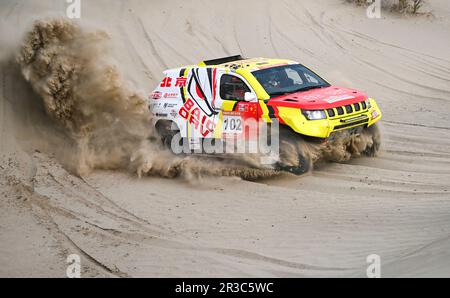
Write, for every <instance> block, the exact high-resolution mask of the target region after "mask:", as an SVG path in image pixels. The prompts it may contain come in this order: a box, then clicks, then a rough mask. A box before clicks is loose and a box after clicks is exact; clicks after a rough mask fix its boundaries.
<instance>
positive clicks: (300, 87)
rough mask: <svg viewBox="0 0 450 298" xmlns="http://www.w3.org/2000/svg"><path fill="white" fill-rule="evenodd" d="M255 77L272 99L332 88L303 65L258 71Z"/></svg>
mask: <svg viewBox="0 0 450 298" xmlns="http://www.w3.org/2000/svg"><path fill="white" fill-rule="evenodd" d="M253 75H254V76H255V78H256V79H257V80H258V81H259V83H260V84H261V85H262V86H263V88H264V89H265V90H266V92H267V94H269V95H270V97H274V96H278V95H284V94H288V93H294V92H299V91H307V90H311V89H315V88H323V87H329V86H330V84H328V83H327V82H326V81H325V80H324V79H322V78H321V77H319V76H318V75H316V74H315V73H314V72H312V71H311V70H309V69H308V68H306V67H305V66H303V65H301V64H293V65H284V66H278V67H272V68H267V69H263V70H258V71H254V72H253Z"/></svg>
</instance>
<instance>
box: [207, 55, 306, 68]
mask: <svg viewBox="0 0 450 298" xmlns="http://www.w3.org/2000/svg"><path fill="white" fill-rule="evenodd" d="M233 57H234V58H236V59H235V60H232V59H228V60H232V61H227V58H221V59H215V60H209V61H202V62H200V63H199V64H198V66H209V67H213V68H230V69H237V68H242V69H247V70H249V71H251V72H253V71H257V70H262V69H266V68H272V67H276V66H282V65H291V64H298V62H295V61H292V60H288V59H278V58H262V57H258V58H250V59H246V58H242V57H240V56H232V57H228V58H233ZM223 61H225V62H223ZM221 62H223V63H221Z"/></svg>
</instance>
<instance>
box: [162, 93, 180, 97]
mask: <svg viewBox="0 0 450 298" xmlns="http://www.w3.org/2000/svg"><path fill="white" fill-rule="evenodd" d="M163 97H164V98H177V97H178V93H164V96H163Z"/></svg>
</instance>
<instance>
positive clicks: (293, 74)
mask: <svg viewBox="0 0 450 298" xmlns="http://www.w3.org/2000/svg"><path fill="white" fill-rule="evenodd" d="M285 71H286V74H287V76H288V78H290V79H291V80H292V81H293V83H294V84H299V85H301V84H303V80H302V77H301V76H300V75H299V74H298V72H296V71H295V70H293V69H291V68H286V69H285Z"/></svg>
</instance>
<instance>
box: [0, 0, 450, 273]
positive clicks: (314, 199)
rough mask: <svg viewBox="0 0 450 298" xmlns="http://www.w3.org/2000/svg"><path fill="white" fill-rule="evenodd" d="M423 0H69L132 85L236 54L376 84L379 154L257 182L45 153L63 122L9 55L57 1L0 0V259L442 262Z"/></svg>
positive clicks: (435, 98)
mask: <svg viewBox="0 0 450 298" xmlns="http://www.w3.org/2000/svg"><path fill="white" fill-rule="evenodd" d="M429 2H432V3H430V4H429V5H428V6H427V7H426V9H429V10H431V11H433V13H434V16H433V17H426V16H420V17H417V18H412V17H400V16H396V15H390V14H387V13H386V14H384V16H383V18H382V19H380V20H370V19H367V18H366V16H365V11H364V9H362V8H354V7H352V6H349V5H346V4H343V3H342V1H339V0H336V1H334V0H333V1H332V0H329V1H326V0H320V1H317V0H316V1H294V0H285V1H272V2H269V1H265V2H263V1H248V2H246V3H245V4H242V3H241V2H239V3H240V4H239V7H240V8H239V9H236V8H235V5H234V4H235V3H238V1H235V2H233V1H228V2H227V3H225V2H224V3H221V4H219V3H214V2H213V1H190V2H186V1H170V2H169V1H143V0H142V1H123V2H122V1H106V0H104V1H100V0H97V1H88V0H84V1H83V24H85V25H89V26H92V27H103V28H105V29H107V30H108V31H109V32H110V33H111V34H112V39H113V41H114V49H115V51H116V56H117V58H118V60H119V61H120V67H121V69H122V70H123V71H124V72H125V73H126V75H127V76H128V78H129V79H130V80H132V81H133V82H134V83H135V84H136V85H137V86H138V87H139V88H140V89H142V90H144V91H146V92H148V91H149V90H151V89H152V88H153V86H154V85H155V84H156V82H157V81H158V80H159V79H160V77H161V75H160V73H161V71H162V70H163V69H165V68H169V67H175V66H178V65H182V64H190V63H195V62H198V61H200V60H202V59H203V58H215V57H219V56H223V55H228V54H234V53H242V54H244V55H245V56H249V57H250V56H271V57H278V56H279V57H287V58H292V59H295V60H299V61H301V62H303V63H305V64H306V65H309V66H311V67H312V68H314V69H316V70H317V71H318V72H319V73H321V74H323V76H324V77H325V78H327V79H328V80H329V81H330V82H333V83H336V84H341V85H345V86H353V87H356V88H359V89H362V90H365V91H367V92H369V93H370V95H371V96H373V97H374V98H376V99H377V100H378V101H379V103H380V105H381V108H382V110H383V112H384V114H385V118H384V121H383V137H384V147H383V151H382V152H381V154H380V156H379V157H378V158H375V159H367V158H363V159H357V160H353V161H351V162H349V163H346V164H326V165H322V166H320V167H319V168H318V169H316V170H315V171H314V172H313V173H312V174H310V175H307V176H305V177H301V178H293V177H288V176H285V177H280V178H276V179H270V180H265V181H260V182H257V183H255V182H247V181H242V180H240V179H238V178H220V177H217V178H211V177H210V178H208V179H203V180H201V181H194V182H187V181H183V180H168V179H161V178H155V177H149V178H144V179H141V180H138V179H137V178H136V177H134V176H133V175H130V174H128V173H123V172H100V171H99V172H95V173H93V174H91V175H89V176H87V177H83V178H78V177H75V176H72V175H70V174H69V173H68V172H67V171H66V170H64V169H63V168H62V167H61V166H60V165H59V164H58V162H57V161H56V159H54V158H51V157H49V156H47V155H46V154H44V152H48V149H49V147H54V146H57V142H58V140H60V139H59V138H58V136H59V135H60V132H59V131H58V130H57V129H56V128H54V126H53V125H52V122H51V121H50V120H49V119H48V118H47V117H46V116H45V113H44V111H43V108H42V106H40V105H39V103H38V101H36V100H35V97H36V95H34V94H33V92H32V91H31V90H30V88H29V87H28V86H27V84H26V83H25V82H24V81H23V80H22V79H21V77H20V74H19V73H18V69H17V67H15V65H14V63H11V62H10V61H9V60H8V53H9V52H10V48H12V49H14V45H15V42H16V40H17V39H18V38H17V36H20V35H21V34H20V33H21V32H24V31H25V30H26V29H28V28H29V26H30V24H31V22H32V20H34V19H36V18H42V17H44V16H48V15H50V16H55V15H61V14H62V12H64V1H58V0H54V1H3V2H2V3H1V11H0V18H1V21H2V32H1V34H2V45H1V51H2V52H1V53H2V55H1V56H0V58H1V60H2V61H1V71H2V72H1V93H0V95H1V102H0V140H1V142H0V153H1V156H2V157H1V160H2V163H1V168H0V175H1V179H0V276H64V275H65V258H66V256H67V255H68V254H70V253H78V254H80V255H81V256H82V262H83V265H84V267H83V274H84V276H104V275H106V276H113V275H116V276H170V277H174V276H283V277H284V276H365V270H366V267H367V264H366V256H367V255H369V254H373V253H375V254H378V255H380V256H381V258H382V274H383V276H447V277H448V276H450V253H449V251H450V240H449V239H450V238H449V237H450V201H449V194H448V192H450V183H449V181H450V151H449V148H450V114H449V111H450V100H449V95H450V84H449V82H450V54H449V53H450V41H449V39H448V36H449V33H450V18H449V17H450V7H449V6H450V5H449V3H448V1H446V0H434V1H429ZM6 40H7V41H8V42H5V41H6ZM36 149H39V151H40V152H43V153H40V152H35V150H36Z"/></svg>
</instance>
